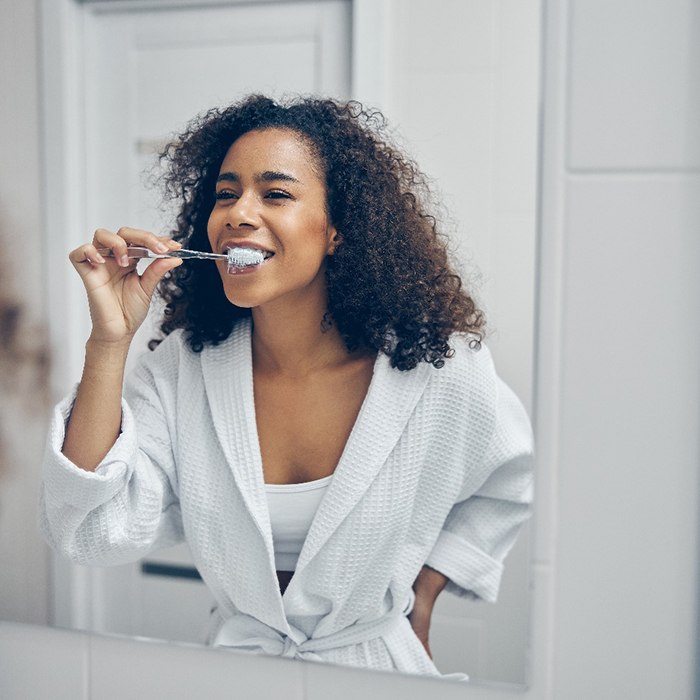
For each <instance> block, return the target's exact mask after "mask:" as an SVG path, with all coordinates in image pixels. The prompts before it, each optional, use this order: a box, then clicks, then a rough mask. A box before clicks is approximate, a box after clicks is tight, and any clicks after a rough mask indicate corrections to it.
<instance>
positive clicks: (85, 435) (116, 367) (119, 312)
mask: <svg viewBox="0 0 700 700" xmlns="http://www.w3.org/2000/svg"><path fill="white" fill-rule="evenodd" d="M127 244H139V245H146V246H148V247H149V248H151V250H153V251H154V252H159V253H163V252H167V251H168V250H174V249H176V248H179V247H180V244H179V243H175V242H174V241H170V240H168V239H166V238H158V237H157V236H154V235H153V234H152V233H148V232H146V231H139V230H136V229H126V228H125V229H120V230H119V232H118V233H111V232H110V231H107V230H105V229H99V230H98V231H96V232H95V236H94V238H93V241H92V243H89V244H86V245H83V246H80V247H79V248H77V249H76V250H74V251H72V252H71V253H70V255H69V259H70V261H71V263H72V264H73V267H75V269H76V270H77V272H78V274H79V275H80V277H81V279H82V281H83V285H84V286H85V291H86V293H87V298H88V304H89V307H90V317H91V319H92V331H91V333H90V338H89V340H88V342H87V345H86V348H85V365H84V368H83V375H82V378H81V380H80V385H79V387H78V392H77V395H76V398H75V403H74V404H73V409H72V411H71V415H70V418H69V421H68V425H67V427H66V437H65V441H64V443H63V454H64V455H65V456H66V457H67V458H68V459H69V460H70V461H71V462H72V463H73V464H75V465H76V466H78V467H80V468H81V469H84V470H86V471H94V470H95V468H96V467H97V465H98V464H100V462H101V461H102V460H103V459H104V457H105V455H106V454H107V453H108V452H109V450H110V448H111V447H112V446H113V445H114V443H115V441H116V439H117V437H118V436H119V432H120V428H121V395H122V384H123V380H124V366H125V363H126V357H127V353H128V351H129V346H130V345H131V341H132V339H133V337H134V334H135V333H136V331H137V330H138V328H139V326H140V325H141V324H142V323H143V320H144V319H145V318H146V314H147V313H148V308H149V306H150V302H151V297H152V296H153V292H154V290H155V287H156V285H157V284H158V282H159V281H160V279H161V278H162V277H163V275H165V274H166V273H167V272H168V271H169V270H172V269H173V268H174V267H176V266H177V265H179V264H180V263H181V262H182V261H181V260H178V259H177V258H174V259H172V258H167V259H159V260H155V261H154V262H153V263H152V264H151V265H149V267H148V268H147V269H146V271H145V272H144V274H143V275H141V276H139V275H138V273H137V272H136V264H135V261H133V260H129V259H128V258H127V257H126V246H127ZM100 247H102V248H109V249H111V250H112V251H113V254H114V257H113V258H108V259H105V258H104V257H103V256H102V255H100V253H99V252H98V250H97V249H98V248H100Z"/></svg>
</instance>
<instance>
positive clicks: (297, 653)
mask: <svg viewBox="0 0 700 700" xmlns="http://www.w3.org/2000/svg"><path fill="white" fill-rule="evenodd" d="M404 614H405V613H404V612H403V611H402V610H401V608H393V609H392V610H390V611H389V612H387V613H385V614H384V615H382V616H381V617H379V618H377V619H375V620H371V621H369V622H357V623H355V624H354V625H351V626H350V627H346V628H344V629H342V630H338V631H337V632H334V633H333V634H329V635H327V636H325V637H307V636H306V635H305V634H304V633H303V632H302V631H301V630H300V629H298V628H296V627H294V626H293V625H290V626H289V627H290V634H288V635H287V634H283V633H281V632H278V631H277V630H275V629H273V628H272V627H269V626H268V625H266V624H265V623H264V622H260V620H257V619H255V618H254V617H251V616H250V615H245V614H238V615H234V616H233V617H230V618H229V619H228V620H226V621H225V622H224V624H223V625H222V626H221V628H220V629H219V632H218V634H217V635H216V637H215V639H214V646H220V647H229V648H233V649H238V650H240V651H248V652H253V653H258V654H260V653H262V654H269V655H271V656H285V657H287V658H292V659H305V660H307V661H322V659H321V657H320V656H319V654H318V652H322V651H327V650H329V649H337V648H339V647H345V646H350V645H352V644H361V643H362V642H367V641H369V640H370V639H375V638H376V637H382V636H384V635H385V634H387V633H388V632H389V631H391V630H392V629H393V627H394V626H395V625H397V624H398V622H399V621H400V619H401V618H402V617H403V616H404Z"/></svg>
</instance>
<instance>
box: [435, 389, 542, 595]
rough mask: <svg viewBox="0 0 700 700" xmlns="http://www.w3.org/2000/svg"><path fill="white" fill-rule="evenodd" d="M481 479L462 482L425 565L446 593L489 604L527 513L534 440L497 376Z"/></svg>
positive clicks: (521, 412) (517, 404) (515, 402)
mask: <svg viewBox="0 0 700 700" xmlns="http://www.w3.org/2000/svg"><path fill="white" fill-rule="evenodd" d="M483 467H484V472H482V473H485V474H486V475H487V477H486V479H485V481H483V483H482V484H481V485H480V486H479V487H478V488H477V489H476V490H474V487H473V486H472V485H471V483H470V480H469V479H467V480H466V482H465V486H464V488H463V489H462V492H461V493H460V496H459V498H458V499H457V501H456V503H455V504H454V505H453V507H452V509H451V510H450V512H449V514H448V516H447V519H446V520H445V523H444V525H443V528H442V530H441V532H440V534H439V536H438V539H437V541H436V543H435V545H434V547H433V549H432V551H431V553H430V555H429V556H428V559H427V560H426V562H425V563H426V564H427V565H428V566H430V567H432V568H433V569H436V570H437V571H439V572H441V573H442V574H444V575H445V576H447V578H448V579H449V581H448V583H447V586H446V588H445V590H448V591H450V592H452V593H454V594H456V595H458V596H460V597H470V598H480V599H483V600H486V601H489V602H494V601H495V600H496V598H497V596H498V589H499V586H500V582H501V575H502V573H503V560H504V559H505V557H506V555H507V554H508V552H509V551H510V549H511V547H512V546H513V544H514V543H515V540H516V539H517V536H518V532H519V531H520V528H521V527H522V525H523V523H524V522H525V521H527V519H528V518H529V517H530V514H531V507H530V506H531V502H532V490H533V440H532V431H531V428H530V422H529V419H528V417H527V414H526V412H525V409H524V408H523V406H522V404H521V403H520V401H519V400H518V398H517V397H516V396H515V394H514V393H513V392H512V391H511V390H510V388H509V387H508V386H506V384H504V383H503V382H502V381H501V380H500V379H498V378H496V401H495V420H494V421H493V430H492V433H491V435H490V439H489V441H488V443H487V449H486V451H485V454H484V462H483Z"/></svg>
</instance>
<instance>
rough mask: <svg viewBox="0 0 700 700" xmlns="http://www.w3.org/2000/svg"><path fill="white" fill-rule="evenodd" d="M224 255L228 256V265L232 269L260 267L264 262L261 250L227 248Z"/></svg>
mask: <svg viewBox="0 0 700 700" xmlns="http://www.w3.org/2000/svg"><path fill="white" fill-rule="evenodd" d="M226 255H227V256H228V264H229V265H230V266H232V267H249V266H250V265H260V263H262V262H264V260H265V256H264V254H263V252H262V250H257V249H256V248H229V249H228V251H226Z"/></svg>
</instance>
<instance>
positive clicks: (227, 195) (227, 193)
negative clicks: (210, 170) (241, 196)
mask: <svg viewBox="0 0 700 700" xmlns="http://www.w3.org/2000/svg"><path fill="white" fill-rule="evenodd" d="M214 196H215V198H216V199H217V200H222V199H236V197H237V195H236V193H235V192H231V190H219V191H218V192H217V193H216V194H215V195H214Z"/></svg>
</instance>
